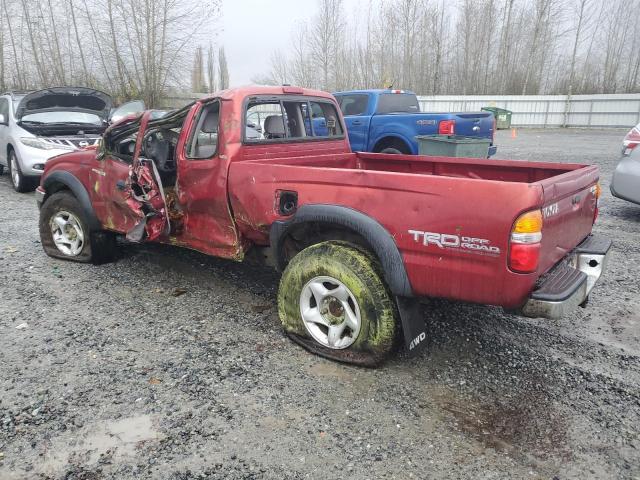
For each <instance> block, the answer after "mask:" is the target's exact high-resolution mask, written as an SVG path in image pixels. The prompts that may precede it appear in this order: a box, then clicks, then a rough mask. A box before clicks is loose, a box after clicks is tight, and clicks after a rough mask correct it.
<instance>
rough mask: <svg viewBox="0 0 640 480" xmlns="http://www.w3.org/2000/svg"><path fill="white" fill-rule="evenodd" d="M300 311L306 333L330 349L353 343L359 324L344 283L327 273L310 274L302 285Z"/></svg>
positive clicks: (360, 322)
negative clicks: (312, 275)
mask: <svg viewBox="0 0 640 480" xmlns="http://www.w3.org/2000/svg"><path fill="white" fill-rule="evenodd" d="M300 315H301V316H302V321H303V323H304V326H305V328H306V330H307V332H308V333H309V335H311V336H312V337H313V339H314V340H315V341H316V342H318V343H319V344H321V345H322V346H324V347H327V348H331V349H334V350H341V349H344V348H348V347H350V346H351V345H353V343H354V342H355V341H356V340H357V338H358V335H359V334H360V328H361V326H362V319H361V316H360V307H359V305H358V302H357V301H356V298H355V296H354V295H353V293H351V290H349V288H348V287H347V286H346V285H345V284H344V283H342V282H341V281H340V280H338V279H336V278H333V277H329V276H318V277H314V278H312V279H311V280H309V281H308V282H307V283H306V285H305V286H304V287H302V292H301V293H300Z"/></svg>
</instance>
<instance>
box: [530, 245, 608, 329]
mask: <svg viewBox="0 0 640 480" xmlns="http://www.w3.org/2000/svg"><path fill="white" fill-rule="evenodd" d="M610 248H611V241H610V240H609V239H607V238H604V237H598V236H595V235H590V236H589V237H587V239H586V240H585V241H584V242H582V243H581V244H580V245H578V247H577V248H576V249H575V250H574V251H573V252H571V253H570V254H569V255H568V256H567V257H565V259H564V260H563V261H562V262H561V263H560V264H559V265H557V266H556V267H554V268H553V269H552V270H551V271H550V272H549V273H547V274H546V275H544V276H543V277H542V278H541V280H540V282H539V283H538V285H537V287H536V289H535V290H534V291H533V292H532V293H531V296H530V297H529V299H528V300H527V302H526V303H525V305H524V307H522V311H521V313H522V314H523V315H524V316H526V317H542V318H550V319H558V318H561V317H562V316H564V315H565V314H567V313H569V312H570V311H572V310H575V309H576V308H577V307H578V306H579V305H582V304H584V303H585V302H586V301H587V299H588V298H589V294H590V293H591V290H593V287H594V286H595V285H596V283H597V281H598V279H599V278H600V276H601V275H602V272H603V271H604V269H605V267H606V265H607V259H608V256H609V251H610Z"/></svg>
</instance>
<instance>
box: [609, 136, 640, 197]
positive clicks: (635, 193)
mask: <svg viewBox="0 0 640 480" xmlns="http://www.w3.org/2000/svg"><path fill="white" fill-rule="evenodd" d="M638 148H640V147H638ZM610 188H611V194H612V195H613V196H614V197H618V198H621V199H622V200H627V201H628V202H633V203H638V204H640V162H639V161H638V160H637V159H636V158H634V157H632V156H625V157H622V159H621V160H620V162H619V163H618V166H617V167H616V169H615V171H614V172H613V178H612V179H611V187H610Z"/></svg>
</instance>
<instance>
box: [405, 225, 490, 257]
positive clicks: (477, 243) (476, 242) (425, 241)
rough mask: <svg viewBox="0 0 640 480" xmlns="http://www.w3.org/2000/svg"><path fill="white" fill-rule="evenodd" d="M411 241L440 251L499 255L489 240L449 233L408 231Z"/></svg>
mask: <svg viewBox="0 0 640 480" xmlns="http://www.w3.org/2000/svg"><path fill="white" fill-rule="evenodd" d="M409 234H410V235H412V236H413V240H414V241H416V242H418V243H420V244H422V245H424V246H425V247H426V246H429V245H435V246H436V247H438V248H442V249H451V250H458V251H462V252H466V253H476V254H479V255H491V256H498V255H500V248H499V247H496V246H495V245H491V240H487V239H486V238H475V237H466V236H462V235H454V234H450V233H435V232H423V231H422V230H409Z"/></svg>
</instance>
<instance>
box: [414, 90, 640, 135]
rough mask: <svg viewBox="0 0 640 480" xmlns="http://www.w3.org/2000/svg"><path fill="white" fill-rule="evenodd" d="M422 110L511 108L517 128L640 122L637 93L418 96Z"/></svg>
mask: <svg viewBox="0 0 640 480" xmlns="http://www.w3.org/2000/svg"><path fill="white" fill-rule="evenodd" d="M418 99H419V100H420V109H421V110H422V111H423V112H472V111H478V110H480V109H481V108H482V107H499V108H505V109H507V110H511V111H512V112H513V116H512V118H511V124H512V125H513V126H520V127H561V126H565V125H566V126H567V127H632V126H634V125H637V124H638V123H640V93H633V94H611V95H573V96H572V97H571V99H570V100H569V102H568V103H567V96H566V95H497V96H491V95H477V96H462V95H458V96H443V95H438V96H429V97H427V96H419V97H418Z"/></svg>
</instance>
